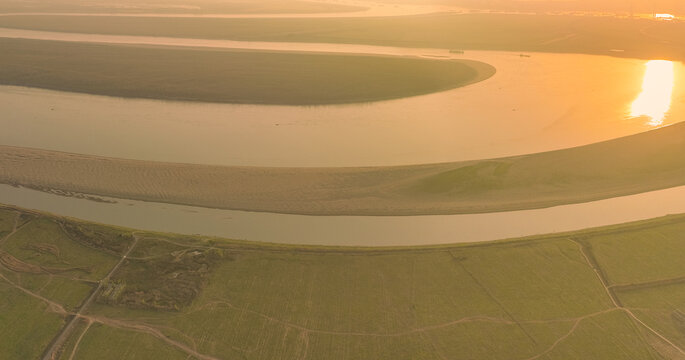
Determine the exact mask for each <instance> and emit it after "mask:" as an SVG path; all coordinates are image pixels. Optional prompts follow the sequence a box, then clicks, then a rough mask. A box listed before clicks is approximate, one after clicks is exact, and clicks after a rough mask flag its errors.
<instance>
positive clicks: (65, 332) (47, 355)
mask: <svg viewBox="0 0 685 360" xmlns="http://www.w3.org/2000/svg"><path fill="white" fill-rule="evenodd" d="M133 239H134V240H133V244H131V246H130V247H129V248H128V250H127V251H126V253H125V254H124V255H123V256H122V257H121V260H119V262H118V263H117V264H116V265H115V266H114V267H113V268H112V270H110V272H109V273H108V274H107V275H106V276H105V277H104V278H102V280H100V281H99V283H98V286H97V287H96V288H95V290H93V292H92V293H91V294H90V296H89V297H88V299H86V301H84V302H83V305H81V307H80V308H79V309H78V311H76V314H75V316H74V317H73V318H72V319H71V320H70V321H69V322H68V323H67V325H66V326H65V327H64V328H63V329H62V331H61V332H60V333H59V334H58V335H57V337H56V338H55V340H54V341H53V342H52V343H51V345H49V346H48V348H47V349H46V350H45V352H44V353H43V357H42V359H43V360H51V359H53V356H54V354H55V352H56V351H57V350H58V349H59V348H60V347H62V345H63V344H64V342H65V341H66V340H67V338H68V337H69V335H71V331H72V330H73V328H74V326H75V325H76V323H77V321H78V319H79V317H82V314H83V312H84V311H85V310H86V309H87V308H88V306H90V304H91V303H92V302H93V300H94V299H95V298H96V297H97V294H98V293H99V292H100V289H101V288H102V285H103V284H105V283H106V282H107V280H109V278H110V277H111V276H112V274H114V273H115V272H116V271H117V270H118V269H119V268H120V267H121V265H122V264H123V263H124V261H126V258H127V257H128V255H129V254H130V253H131V251H133V249H134V248H135V247H136V245H137V244H138V241H139V240H140V238H139V237H138V236H137V235H136V233H135V232H134V233H133Z"/></svg>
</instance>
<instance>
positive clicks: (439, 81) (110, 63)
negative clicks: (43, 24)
mask: <svg viewBox="0 0 685 360" xmlns="http://www.w3.org/2000/svg"><path fill="white" fill-rule="evenodd" d="M0 47H1V48H2V49H3V56H2V57H0V84H4V85H19V86H29V87H39V88H45V89H53V90H65V91H74V92H83V93H90V94H100V95H110V96H120V97H136V98H152V99H164V100H183V101H204V102H227V103H241V104H283V105H319V104H344V103H355V102H367V101H377V100H386V99H393V98H401V97H406V96H413V95H421V94H426V93H431V92H436V91H442V90H447V89H452V88H456V87H459V86H464V85H467V84H470V83H473V82H477V81H480V80H483V79H485V78H488V77H490V76H492V75H493V74H494V72H495V70H494V68H492V67H491V66H489V65H486V64H482V63H479V62H469V61H463V62H462V61H439V60H424V59H410V58H397V57H380V56H354V55H311V54H295V53H270V52H254V51H252V52H248V51H216V50H201V49H197V48H192V49H178V48H176V49H173V48H150V47H139V46H112V45H92V44H79V43H66V42H58V41H36V40H17V39H0Z"/></svg>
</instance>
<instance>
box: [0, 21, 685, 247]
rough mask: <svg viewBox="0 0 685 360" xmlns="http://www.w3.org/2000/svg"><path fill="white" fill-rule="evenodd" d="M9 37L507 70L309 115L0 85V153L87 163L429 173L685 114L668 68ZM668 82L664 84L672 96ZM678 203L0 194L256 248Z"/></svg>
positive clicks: (534, 223)
mask: <svg viewBox="0 0 685 360" xmlns="http://www.w3.org/2000/svg"><path fill="white" fill-rule="evenodd" d="M0 37H13V38H27V39H42V40H60V41H82V42H94V43H119V44H138V45H148V46H179V47H209V48H230V49H255V50H257V49H259V50H270V51H307V52H323V53H356V54H378V55H393V56H412V57H416V56H419V57H427V58H439V59H473V60H480V61H483V62H487V63H490V64H492V65H494V66H495V67H496V68H497V69H498V73H497V74H496V75H495V76H494V77H492V78H491V79H489V80H487V81H484V82H481V83H478V84H474V85H470V86H467V87H465V88H460V89H455V90H451V91H445V92H441V93H436V94H430V95H424V96H417V97H412V98H405V99H399V100H391V101H383V102H377V103H369V104H356V105H342V106H315V107H294V106H291V107H289V106H252V105H231V104H199V103H179V102H166V101H154V100H136V99H119V98H110V97H103V96H93V95H86V94H75V93H64V92H56V91H47V90H40V89H29V88H22V87H11V86H0V108H2V109H3V116H2V117H0V126H1V127H2V129H3V131H2V133H0V143H2V144H6V145H14V146H25V147H36V148H44V149H51V150H60V151H67V152H75V153H83V154H92V155H102V156H110V157H120V158H131V159H141V160H153V161H171V162H186V163H202V164H219V165H252V166H369V165H399V164H417V163H434V162H443V161H456V160H467V159H477V158H489V157H498V156H509V155H516V154H524V153H535V152H540V151H547V150H553V149H561V148H567V147H572V146H579V145H584V144H588V143H594V142H598V141H603V140H608V139H611V138H616V137H620V136H625V135H629V134H635V133H639V132H642V131H646V130H650V129H653V128H656V127H660V126H665V125H669V124H672V123H675V122H676V120H679V119H681V118H682V116H683V115H685V87H684V86H683V84H685V81H684V79H685V72H684V71H683V66H682V65H681V64H680V63H672V62H646V61H643V60H634V59H618V58H613V57H608V56H589V55H569V54H538V53H536V54H518V53H506V52H486V51H467V52H466V53H464V54H459V53H450V52H449V51H448V50H447V49H404V48H391V47H378V46H358V45H337V44H336V45H333V44H299V43H292V44H291V43H264V42H235V41H221V40H212V41H210V40H206V41H205V40H197V39H174V38H150V37H136V36H105V35H84V34H68V33H48V32H37V31H27V30H13V29H0ZM654 84H659V86H655V85H654ZM663 84H667V85H668V86H667V88H666V91H665V90H664V86H663ZM541 94H544V97H542V96H541ZM682 199H685V187H679V188H672V189H667V190H662V191H655V192H649V193H644V194H638V195H632V196H626V197H619V198H614V199H608V200H602V201H596V202H589V203H583V204H575V205H565V206H558V207H553V208H548V209H537V210H525V211H513V212H500V213H489V214H467V215H448V216H412V217H357V216H331V217H314V216H301V215H282V214H270V213H252V212H242V211H227V210H216V209H206V208H197V207H189V206H179V205H169V204H158V203H146V202H139V201H131V200H121V199H111V200H113V202H112V203H109V202H94V201H89V200H83V199H78V198H73V197H64V196H58V195H53V194H48V193H44V192H39V191H34V190H28V189H24V188H15V187H11V186H8V185H0V202H2V203H7V204H12V205H17V206H21V207H26V208H32V209H38V210H44V211H49V212H53V213H59V214H62V215H67V216H72V217H77V218H82V219H85V220H91V221H97V222H101V223H107V224H113V225H120V226H127V227H133V228H139V229H146V230H155V231H165V232H175V233H183V234H203V235H214V236H222V237H227V238H233V239H247V240H254V241H265V242H279V243H297V244H320V245H349V246H394V245H419V244H420V245H426V244H442V243H456V242H474V241H486V240H496V239H502V238H511V237H519V236H526V235H534V234H542V233H550V232H558V231H570V230H578V229H583V228H588V227H594V226H601V225H609V224H615V223H621V222H626V221H633V220H641V219H647V218H651V217H656V216H661V215H667V214H671V213H680V212H685V201H682ZM493 224H496V225H497V226H493Z"/></svg>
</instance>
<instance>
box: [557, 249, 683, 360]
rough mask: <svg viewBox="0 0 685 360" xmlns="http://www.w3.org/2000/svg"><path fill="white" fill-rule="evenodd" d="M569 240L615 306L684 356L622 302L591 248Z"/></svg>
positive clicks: (679, 349) (675, 346)
mask: <svg viewBox="0 0 685 360" xmlns="http://www.w3.org/2000/svg"><path fill="white" fill-rule="evenodd" d="M569 240H570V241H571V242H573V243H575V244H576V245H578V247H579V248H580V252H581V253H582V254H583V257H585V261H586V262H587V264H588V266H590V268H591V269H592V270H593V271H594V272H595V274H597V277H598V278H599V281H600V283H601V284H602V287H604V290H605V291H606V293H607V295H608V296H609V298H610V299H611V302H612V303H613V305H614V307H615V308H616V309H619V310H622V311H623V312H625V313H626V314H628V316H630V318H632V319H633V321H635V322H636V323H637V324H640V325H642V326H643V327H644V328H645V329H647V330H648V331H649V332H651V333H652V334H654V335H655V336H656V337H658V338H659V339H661V340H662V341H663V342H665V343H666V344H668V345H670V346H671V347H672V348H673V349H675V350H676V351H678V352H679V353H680V354H681V355H682V356H685V351H683V349H681V348H680V347H679V346H678V345H676V344H675V343H673V342H672V341H671V340H669V339H668V338H666V337H665V336H663V335H661V334H660V333H659V332H658V331H656V330H655V329H654V328H652V327H650V326H649V325H647V324H645V322H643V321H642V320H640V319H639V318H638V317H637V316H636V315H635V314H634V313H633V312H632V311H631V310H630V309H628V308H626V307H624V306H623V305H622V304H621V301H620V300H619V299H618V297H616V295H615V294H614V292H613V291H612V289H611V286H609V282H608V280H607V279H606V276H605V275H604V272H603V271H602V269H601V267H600V266H599V264H598V263H597V262H596V261H595V260H594V257H593V256H592V255H591V253H590V252H589V250H588V249H586V247H585V246H584V245H583V244H582V243H580V242H579V241H577V240H574V239H569Z"/></svg>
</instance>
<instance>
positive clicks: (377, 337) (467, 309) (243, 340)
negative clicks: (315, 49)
mask: <svg viewBox="0 0 685 360" xmlns="http://www.w3.org/2000/svg"><path fill="white" fill-rule="evenodd" d="M20 214H27V212H26V211H24V210H20V209H15V208H10V207H7V208H3V209H2V211H0V220H1V221H2V223H7V224H14V223H15V219H19V217H18V216H19V215H20ZM24 218H27V219H29V221H28V222H17V223H16V224H17V227H16V228H15V226H14V225H12V226H11V227H10V232H9V233H7V235H5V236H4V237H3V238H2V240H0V249H1V250H2V251H11V250H12V249H13V247H11V246H9V245H8V244H12V243H14V244H16V243H18V242H25V243H26V244H29V245H27V247H30V244H35V242H41V243H47V242H48V241H50V239H62V238H64V237H67V239H65V240H64V241H62V240H60V242H59V244H60V250H61V253H62V254H63V255H64V256H65V258H68V256H70V255H71V254H68V252H71V251H82V250H78V249H79V247H80V246H82V243H83V241H84V240H83V238H81V239H76V238H73V237H72V236H73V235H69V234H73V231H65V230H64V229H65V226H66V227H72V228H78V229H84V230H83V233H84V234H88V235H84V236H85V237H93V238H96V240H92V241H90V242H89V243H90V244H93V245H92V246H91V247H89V251H90V252H91V254H90V256H88V257H86V258H85V259H84V260H83V261H85V262H90V263H91V266H99V267H101V268H103V270H105V271H106V270H112V269H114V271H112V272H111V274H109V275H99V276H102V277H101V278H100V280H101V281H100V284H102V285H101V286H100V287H97V288H96V287H95V286H93V287H91V290H90V291H88V292H82V293H80V295H79V296H78V297H79V298H80V300H81V302H78V304H79V305H78V306H76V307H74V306H73V304H74V303H75V302H74V299H71V297H64V296H58V295H55V294H54V293H53V292H52V291H48V290H46V289H47V288H49V287H45V286H38V285H29V284H30V283H32V281H26V280H24V279H25V278H26V277H31V276H36V275H35V274H31V273H28V272H26V269H21V268H14V269H11V268H9V267H7V266H5V264H4V263H2V264H0V275H1V276H0V291H3V292H6V293H7V294H8V296H10V299H15V297H16V300H11V301H10V302H3V304H2V305H0V325H1V326H0V329H7V328H10V327H12V328H13V329H19V330H16V331H13V332H11V333H7V334H5V336H3V337H2V338H0V339H2V340H0V345H1V346H0V355H1V356H2V357H3V359H28V358H36V357H37V356H38V354H40V353H41V351H43V349H46V348H47V347H48V343H49V342H50V340H51V339H52V338H56V337H57V334H58V333H61V331H60V330H59V327H60V325H61V326H64V324H65V321H70V319H71V318H67V316H68V315H70V314H72V315H73V314H76V320H74V321H75V322H74V324H73V325H74V326H72V327H71V328H69V330H68V331H67V332H66V333H65V334H64V336H63V337H61V339H62V340H61V341H60V342H58V344H57V346H55V347H54V350H55V351H56V354H57V355H58V357H57V358H59V359H91V358H94V357H98V358H108V359H109V358H111V359H148V358H150V357H153V356H163V357H164V358H168V359H176V358H178V359H273V358H281V359H321V358H326V359H482V358H488V359H507V360H510V359H569V358H583V359H640V360H641V359H682V358H683V356H685V353H683V350H682V349H683V346H684V345H685V329H683V326H682V325H683V311H685V297H684V296H683V290H682V289H683V287H682V286H683V284H682V283H681V282H680V281H679V279H681V278H685V265H684V264H683V263H682V262H678V261H676V258H677V254H680V253H682V252H683V251H685V242H683V241H682V240H680V239H681V236H679V234H681V233H682V231H684V230H685V216H671V217H666V218H661V219H655V220H650V221H644V222H639V223H632V224H626V225H617V226H613V227H607V228H601V229H591V230H585V231H580V232H574V233H568V234H558V235H549V236H539V237H533V238H526V239H519V240H510V241H500V242H491V243H480V244H466V245H447V246H428V247H408V248H334V247H331V248H327V247H302V246H286V245H276V244H272V245H270V244H259V243H250V242H236V241H230V240H224V239H216V238H205V237H190V236H178V235H169V234H158V233H146V232H133V231H132V230H126V229H118V228H107V227H105V226H100V225H97V226H96V225H92V224H87V223H83V222H80V221H77V220H71V219H62V218H58V217H53V216H50V215H46V214H40V213H33V212H32V213H31V216H30V217H27V216H24ZM22 224H23V225H22ZM48 224H55V226H48ZM58 225H60V226H58ZM37 228H38V229H41V231H42V232H41V233H34V234H35V235H34V236H33V237H31V238H27V237H22V234H25V233H29V232H32V231H34V232H35V231H36V230H35V229H37ZM87 229H91V230H92V229H97V231H91V232H87V231H86V230H87ZM103 234H107V235H109V236H113V235H119V236H118V237H117V238H118V239H121V241H122V242H123V243H124V245H125V246H127V248H126V249H125V251H123V252H120V253H119V255H117V256H118V257H119V259H118V260H116V259H115V262H116V265H115V264H113V263H112V262H109V263H102V261H100V260H98V258H97V256H107V257H109V256H112V257H114V256H115V255H113V254H112V252H111V250H109V249H108V247H109V246H106V245H102V244H107V242H103V241H98V240H97V238H98V236H104V235H103ZM131 238H133V239H134V240H133V241H132V242H131V241H129V240H127V239H131ZM69 239H72V240H71V241H72V242H73V244H71V245H70V246H69V245H67V244H66V242H67V241H69ZM31 240H33V241H35V242H33V243H31V242H30V241H31ZM98 244H100V245H98ZM102 246H105V247H102ZM122 254H127V257H126V258H122V257H121V256H122ZM608 254H616V258H611V257H610V256H608ZM662 259H663V260H662ZM30 260H31V264H40V262H41V260H40V258H38V257H35V258H33V259H30ZM26 261H27V262H28V261H29V260H26ZM47 264H51V263H50V262H49V261H48V262H47ZM46 267H47V266H46ZM634 269H637V270H634ZM616 274H622V275H616ZM644 274H649V275H648V276H644ZM43 275H45V274H43ZM47 276H51V277H53V278H55V279H56V278H58V277H59V278H63V279H65V282H64V285H63V287H74V286H73V284H72V285H69V284H68V281H67V280H70V281H72V282H75V281H79V280H80V279H71V278H70V275H67V274H57V273H55V274H52V273H51V274H48V275H47ZM53 281H54V280H53ZM33 282H35V283H36V284H37V283H38V281H33ZM93 292H95V293H94V294H93V297H92V301H91V302H88V301H85V300H86V298H89V297H90V295H91V293H93ZM169 304H175V306H168V305H169ZM38 329H40V331H38ZM29 332H30V333H31V334H32V335H31V336H30V337H26V336H24V335H22V334H24V333H29ZM123 344H126V346H124V345H123ZM103 354H106V355H103ZM160 354H163V355H160ZM103 356H107V357H103Z"/></svg>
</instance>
